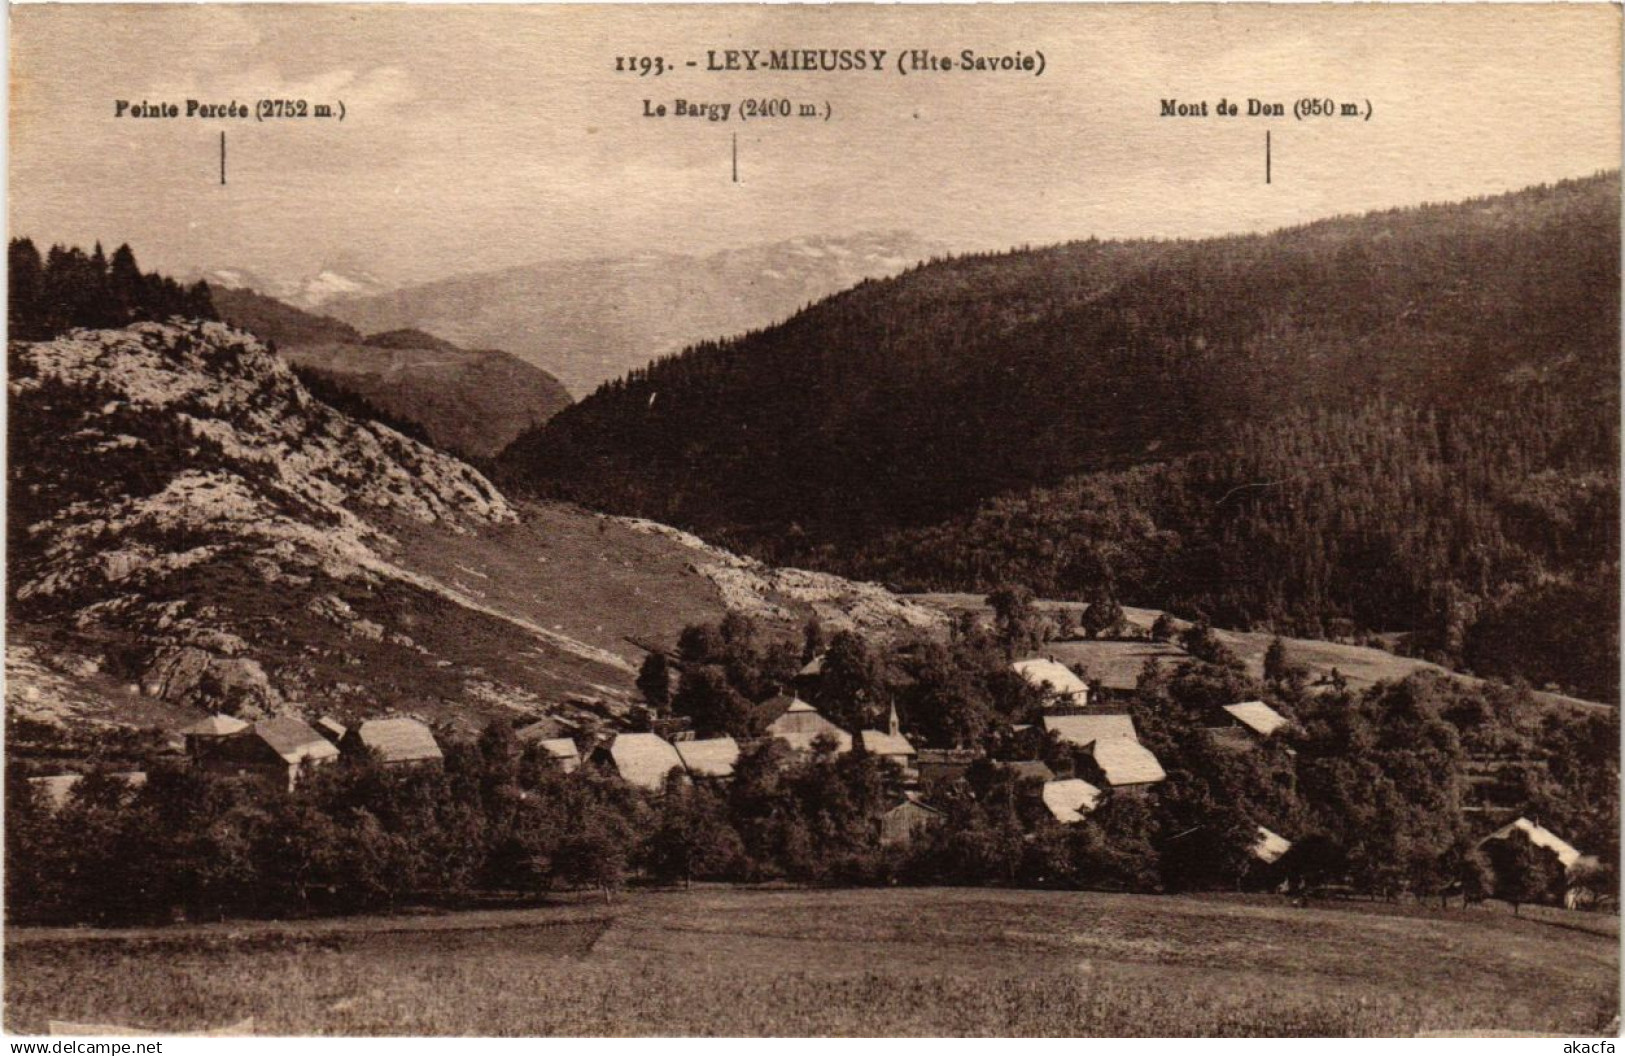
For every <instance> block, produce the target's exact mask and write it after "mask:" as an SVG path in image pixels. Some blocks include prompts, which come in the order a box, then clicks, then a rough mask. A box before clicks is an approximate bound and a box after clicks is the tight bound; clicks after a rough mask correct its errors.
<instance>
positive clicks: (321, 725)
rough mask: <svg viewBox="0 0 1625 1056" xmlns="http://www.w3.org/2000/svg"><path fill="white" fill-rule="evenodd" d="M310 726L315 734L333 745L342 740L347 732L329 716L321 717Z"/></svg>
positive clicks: (340, 723) (338, 722) (342, 725)
mask: <svg viewBox="0 0 1625 1056" xmlns="http://www.w3.org/2000/svg"><path fill="white" fill-rule="evenodd" d="M311 725H312V726H314V727H315V729H316V732H317V733H319V734H321V735H322V736H323V737H326V738H327V739H328V740H329V741H331V742H332V743H333V744H335V745H336V744H338V743H339V742H340V741H342V740H344V735H345V734H346V733H348V732H349V731H348V730H346V729H345V728H344V723H342V722H340V721H339V720H337V719H335V718H333V717H332V716H331V715H323V716H322V717H321V718H319V719H317V720H316V721H315V722H314V723H312V724H311Z"/></svg>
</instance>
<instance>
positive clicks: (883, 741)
mask: <svg viewBox="0 0 1625 1056" xmlns="http://www.w3.org/2000/svg"><path fill="white" fill-rule="evenodd" d="M859 736H860V737H862V739H863V750H864V751H866V752H868V753H869V754H870V755H913V754H915V752H914V746H913V745H912V744H910V743H909V740H908V738H907V737H904V736H903V735H902V734H900V733H887V732H886V731H885V730H864V731H863V732H862V733H861V734H859Z"/></svg>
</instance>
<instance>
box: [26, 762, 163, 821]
mask: <svg viewBox="0 0 1625 1056" xmlns="http://www.w3.org/2000/svg"><path fill="white" fill-rule="evenodd" d="M108 776H109V777H112V778H113V779H114V780H117V781H122V782H124V783H125V784H126V785H128V786H129V787H130V788H140V787H141V786H143V785H145V784H146V783H147V774H146V771H144V770H125V771H122V772H120V773H116V774H109V775H108ZM84 779H85V775H84V774H52V775H51V776H50V777H31V778H29V779H28V783H29V785H30V786H32V787H33V789H34V791H36V792H37V793H39V796H40V802H41V803H43V804H44V806H45V808H46V809H47V810H51V811H57V810H61V809H62V808H63V807H65V806H67V805H68V798H69V797H70V796H71V795H73V790H74V789H75V788H77V787H78V786H79V782H81V781H83V780H84Z"/></svg>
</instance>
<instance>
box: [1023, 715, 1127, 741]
mask: <svg viewBox="0 0 1625 1056" xmlns="http://www.w3.org/2000/svg"><path fill="white" fill-rule="evenodd" d="M1044 732H1045V733H1053V734H1055V735H1056V736H1057V737H1059V738H1060V739H1061V741H1062V743H1064V744H1068V745H1070V746H1072V747H1073V748H1087V747H1089V745H1091V744H1094V743H1095V742H1096V741H1100V740H1106V739H1109V738H1123V739H1126V740H1130V741H1138V740H1139V739H1140V736H1139V733H1138V732H1136V731H1135V729H1134V719H1133V717H1132V716H1129V715H1122V714H1118V715H1045V716H1044Z"/></svg>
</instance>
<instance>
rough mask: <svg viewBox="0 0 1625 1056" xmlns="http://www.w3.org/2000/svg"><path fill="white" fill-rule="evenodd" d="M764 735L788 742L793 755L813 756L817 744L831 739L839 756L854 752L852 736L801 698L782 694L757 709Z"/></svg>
mask: <svg viewBox="0 0 1625 1056" xmlns="http://www.w3.org/2000/svg"><path fill="white" fill-rule="evenodd" d="M756 715H757V718H758V720H759V721H760V722H761V724H762V726H763V730H764V735H765V736H767V737H769V738H777V739H779V740H781V741H784V742H785V743H786V744H788V745H789V746H790V748H791V749H792V750H793V751H797V752H811V751H812V750H813V742H814V741H816V740H817V739H818V738H819V737H823V736H828V737H832V738H834V740H835V744H836V748H835V751H836V752H837V754H840V753H845V752H850V751H851V750H852V735H851V734H850V733H847V732H846V731H845V730H843V729H841V728H840V727H839V726H837V725H835V724H834V723H833V722H830V721H829V720H828V719H826V718H824V716H822V715H820V714H819V713H818V709H817V708H815V707H813V706H812V705H811V704H808V703H807V702H806V701H804V700H802V699H801V698H800V697H787V696H785V695H784V694H782V693H781V694H779V695H778V696H776V697H774V698H773V699H772V700H769V701H767V702H765V703H763V704H758V705H757V706H756Z"/></svg>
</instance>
